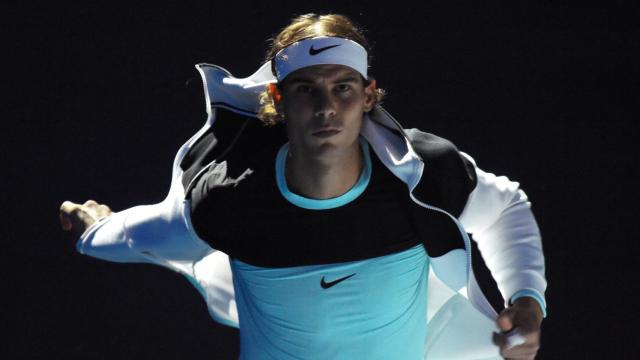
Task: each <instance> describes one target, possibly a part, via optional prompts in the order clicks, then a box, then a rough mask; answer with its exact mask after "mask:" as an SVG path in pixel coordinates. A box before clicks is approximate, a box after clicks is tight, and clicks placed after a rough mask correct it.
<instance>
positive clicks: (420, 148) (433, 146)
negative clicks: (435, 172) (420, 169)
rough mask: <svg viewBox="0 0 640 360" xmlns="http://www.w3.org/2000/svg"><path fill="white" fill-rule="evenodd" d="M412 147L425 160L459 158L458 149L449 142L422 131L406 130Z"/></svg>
mask: <svg viewBox="0 0 640 360" xmlns="http://www.w3.org/2000/svg"><path fill="white" fill-rule="evenodd" d="M404 133H405V135H406V136H407V138H408V139H409V142H410V143H411V146H412V147H413V149H414V150H415V151H416V153H417V154H418V155H419V156H420V157H421V158H422V159H423V160H437V159H443V158H447V157H451V156H454V157H457V156H458V148H457V147H456V146H455V145H454V144H453V143H452V142H451V141H449V140H447V139H445V138H443V137H441V136H438V135H435V134H432V133H428V132H425V131H422V130H420V129H416V128H412V129H404Z"/></svg>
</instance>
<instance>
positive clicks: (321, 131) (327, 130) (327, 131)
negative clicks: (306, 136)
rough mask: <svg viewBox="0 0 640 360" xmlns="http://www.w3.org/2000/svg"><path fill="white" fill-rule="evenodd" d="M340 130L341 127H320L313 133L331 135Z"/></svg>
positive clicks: (321, 135)
mask: <svg viewBox="0 0 640 360" xmlns="http://www.w3.org/2000/svg"><path fill="white" fill-rule="evenodd" d="M339 132H340V129H338V128H334V127H326V128H321V129H318V130H316V131H314V132H313V133H312V134H313V136H317V137H329V136H333V135H336V134H337V133H339Z"/></svg>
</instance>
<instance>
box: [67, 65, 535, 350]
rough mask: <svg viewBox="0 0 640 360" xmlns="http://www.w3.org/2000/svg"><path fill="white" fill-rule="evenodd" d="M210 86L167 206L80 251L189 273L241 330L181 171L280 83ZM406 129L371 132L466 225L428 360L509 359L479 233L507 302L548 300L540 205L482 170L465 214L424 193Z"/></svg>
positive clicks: (444, 268) (388, 126) (124, 214)
mask: <svg viewBox="0 0 640 360" xmlns="http://www.w3.org/2000/svg"><path fill="white" fill-rule="evenodd" d="M196 68H197V69H198V70H199V71H200V73H201V75H202V78H203V82H204V84H205V97H206V100H207V113H208V115H209V116H208V119H207V122H206V123H205V125H204V126H203V127H202V128H201V129H200V130H199V131H198V132H197V133H196V134H195V135H193V136H192V137H191V139H189V140H188V141H187V142H186V143H185V144H184V145H182V147H181V148H180V149H179V150H178V153H177V154H176V157H175V159H174V162H173V174H172V182H171V188H170V189H169V193H168V195H167V197H166V198H165V199H164V200H163V201H162V202H160V203H158V204H153V205H141V206H135V207H132V208H129V209H126V210H122V211H119V212H114V213H112V215H110V216H108V217H106V218H103V219H101V220H100V221H98V222H96V223H95V224H93V225H92V226H91V227H90V228H88V229H87V231H85V233H84V234H83V235H82V236H81V238H80V239H79V241H78V243H77V249H78V251H79V252H80V253H82V254H86V255H90V256H93V257H97V258H100V259H104V260H109V261H115V262H145V263H151V264H157V265H162V266H164V267H167V268H169V269H171V270H174V271H177V272H179V273H181V274H183V275H185V276H186V277H187V278H188V279H189V280H190V281H191V282H192V283H193V284H194V286H196V288H197V289H198V290H199V291H200V293H201V294H202V296H203V297H204V299H205V301H206V302H207V306H208V309H209V313H210V315H211V316H212V317H213V319H214V320H216V321H218V322H220V323H222V324H225V325H229V326H235V327H237V326H238V313H237V309H236V305H235V300H234V288H233V283H232V273H231V269H230V266H229V259H228V256H227V255H226V254H225V253H223V252H221V251H217V250H215V249H213V248H211V247H210V246H209V245H208V244H207V243H206V242H205V241H203V240H202V239H200V238H199V237H198V235H197V234H196V233H195V232H194V230H193V227H192V224H191V219H190V211H189V210H190V199H186V198H185V188H184V186H183V184H182V181H181V178H182V175H183V171H182V169H181V168H180V166H179V164H180V163H181V160H182V159H183V157H184V156H185V154H187V152H188V151H189V149H190V148H191V146H192V145H193V144H194V143H195V142H196V140H198V139H199V138H200V136H201V135H202V134H203V133H204V132H206V131H207V130H208V129H209V128H210V127H211V126H212V125H213V124H214V122H215V121H216V112H217V109H218V108H226V109H228V110H231V111H233V112H236V113H239V114H243V115H249V116H255V113H256V112H257V109H258V106H259V104H258V100H257V94H258V93H259V92H261V91H262V90H263V89H264V87H265V85H266V84H267V83H269V82H273V81H275V79H274V77H273V75H272V74H271V70H270V67H269V64H268V63H267V64H265V65H263V66H262V67H261V68H260V69H258V71H256V72H255V73H254V74H253V75H251V76H249V77H247V78H243V79H238V78H235V77H233V76H232V75H231V74H230V73H229V72H228V71H227V70H225V69H223V68H220V67H218V66H215V65H208V64H199V65H197V66H196ZM403 134H405V132H404V130H403V129H402V127H401V126H400V125H399V124H398V122H397V121H396V120H395V119H393V117H391V116H390V115H389V114H388V113H387V112H386V111H385V110H384V109H383V108H382V107H380V106H376V108H375V109H374V110H373V111H372V112H371V113H370V114H368V115H367V116H366V118H365V121H364V123H363V129H362V131H361V135H363V136H364V137H365V138H366V139H367V141H368V142H369V144H370V145H371V148H372V149H373V150H374V152H375V153H376V154H377V156H378V157H379V158H380V159H381V161H382V162H383V163H384V164H385V165H386V166H387V167H388V168H389V169H390V170H391V172H393V173H394V174H395V175H396V176H397V177H398V178H400V179H401V180H402V181H404V182H405V183H406V184H407V187H408V194H409V196H411V198H412V199H413V200H414V201H415V202H416V203H418V204H420V205H421V206H424V207H426V208H430V209H432V210H435V211H440V212H443V213H445V214H447V215H448V216H449V217H450V218H451V219H452V221H454V222H455V224H456V225H457V226H458V229H459V231H460V234H461V239H463V240H464V246H463V247H461V248H460V249H456V250H452V251H449V252H448V253H447V254H445V255H442V256H439V257H432V258H430V264H431V269H430V270H431V271H430V274H429V285H428V288H429V291H428V299H427V304H428V310H427V314H428V318H427V319H425V321H427V322H428V331H427V334H428V335H427V338H426V339H425V358H428V359H439V358H442V359H490V358H500V357H499V354H498V348H497V347H496V346H495V345H493V344H492V342H491V332H492V331H494V330H496V327H495V318H496V313H495V311H494V310H493V308H492V307H491V306H490V304H489V303H488V301H487V300H486V298H485V297H484V295H483V294H482V291H481V289H480V288H479V287H478V284H477V282H476V280H475V277H474V274H473V270H472V267H471V246H470V243H469V237H468V235H467V233H471V234H473V238H474V240H475V241H477V244H478V248H479V249H480V252H481V253H482V256H483V258H484V260H485V262H486V264H487V266H488V268H489V269H490V271H491V273H492V275H493V277H494V279H495V280H496V283H497V285H498V288H499V290H500V292H501V294H502V296H503V298H504V299H505V305H507V304H508V301H509V299H511V297H512V296H513V295H514V294H515V293H516V292H518V291H521V290H525V289H526V290H528V291H530V292H533V293H535V294H537V295H538V297H539V299H542V300H541V301H542V302H544V291H545V288H546V285H547V283H546V279H545V276H544V257H543V253H542V244H541V240H540V233H539V230H538V226H537V224H536V222H535V219H534V217H533V214H532V213H531V210H530V207H531V203H530V202H529V201H528V199H527V196H526V194H525V193H524V192H523V191H522V190H521V189H519V183H517V182H513V181H510V180H509V179H508V178H506V177H504V176H495V175H493V174H491V173H487V172H484V171H482V170H481V169H479V168H478V167H477V166H475V162H474V160H473V159H472V158H471V157H470V156H469V155H467V154H464V153H462V155H463V156H465V157H466V158H467V159H468V160H469V161H471V162H472V163H473V165H474V166H475V171H476V176H477V184H476V186H475V188H474V189H473V191H472V192H471V194H470V195H469V196H468V199H467V202H466V205H465V206H464V210H463V211H462V213H461V214H460V215H459V216H458V217H455V216H453V215H451V214H449V213H447V212H446V211H444V210H442V209H439V208H436V207H434V206H431V205H429V204H425V203H423V202H421V201H420V200H419V199H417V198H416V196H414V193H413V189H414V188H415V187H416V185H417V184H418V183H419V181H420V179H421V177H422V174H423V172H424V170H425V168H427V169H428V167H429V164H428V163H426V164H425V162H424V161H423V159H421V158H420V156H419V155H418V154H417V153H416V152H415V151H414V149H413V148H412V146H411V143H410V142H409V140H408V138H407V137H406V136H403Z"/></svg>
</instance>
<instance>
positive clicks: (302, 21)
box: [258, 13, 385, 126]
mask: <svg viewBox="0 0 640 360" xmlns="http://www.w3.org/2000/svg"><path fill="white" fill-rule="evenodd" d="M363 33H364V30H363V29H361V28H359V27H358V26H356V25H355V24H354V23H353V22H352V21H351V20H350V19H349V18H347V17H346V16H344V15H339V14H326V15H317V14H314V13H309V14H304V15H300V16H297V17H295V18H293V19H292V20H291V23H289V25H287V26H285V27H284V28H282V30H281V31H280V33H278V35H277V36H275V37H274V38H272V39H269V41H271V47H270V48H269V50H267V54H266V58H265V61H267V62H271V72H272V73H273V74H274V75H276V70H275V63H274V62H273V61H272V60H273V58H274V57H275V55H276V54H277V53H278V52H279V51H280V50H282V49H284V48H286V47H287V46H289V45H291V44H293V43H296V42H298V41H300V40H304V39H308V38H313V37H317V36H335V37H341V38H345V39H349V40H352V41H355V42H357V43H358V44H360V45H362V47H364V48H365V49H366V50H367V56H368V59H367V61H368V64H369V66H370V64H371V62H372V60H373V55H372V52H371V46H369V42H368V41H367V39H366V38H365V37H364V35H363ZM372 80H373V77H371V76H369V78H368V79H364V86H368V85H369V83H370V82H371V81H372ZM277 86H278V88H279V89H280V90H282V84H278V85H277ZM375 92H376V94H375V96H376V100H375V104H378V103H380V102H381V101H382V98H383V96H384V94H385V91H384V90H383V89H376V90H375ZM258 118H259V119H260V120H262V122H263V123H265V125H268V126H272V125H275V124H277V123H278V118H279V114H278V112H277V110H276V107H275V103H274V100H273V96H272V94H271V93H270V92H268V91H267V90H266V89H265V91H263V92H262V93H260V110H259V111H258Z"/></svg>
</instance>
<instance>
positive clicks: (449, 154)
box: [405, 129, 478, 218]
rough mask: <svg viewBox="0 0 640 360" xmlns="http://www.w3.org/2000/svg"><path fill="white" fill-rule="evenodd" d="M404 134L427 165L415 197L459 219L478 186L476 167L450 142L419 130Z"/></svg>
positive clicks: (411, 130)
mask: <svg viewBox="0 0 640 360" xmlns="http://www.w3.org/2000/svg"><path fill="white" fill-rule="evenodd" d="M405 134H406V135H407V137H408V138H409V141H410V142H411V145H412V147H413V149H414V150H415V151H416V153H417V154H418V155H419V156H420V157H421V158H422V160H423V162H424V164H425V166H424V173H423V174H422V178H421V179H420V182H419V183H418V185H417V186H416V188H415V189H414V190H413V194H414V195H415V196H416V197H417V198H418V199H419V200H420V201H422V202H424V203H427V204H430V205H433V206H436V207H438V208H440V209H443V210H445V211H447V212H448V213H450V214H451V215H453V216H455V217H456V218H457V217H459V216H460V214H461V213H462V210H463V209H464V207H465V205H466V203H467V199H468V198H469V194H471V192H472V191H473V189H475V187H476V185H477V183H478V178H477V176H476V171H475V166H474V165H473V164H472V163H471V162H470V161H469V160H468V159H467V158H466V157H464V156H463V155H461V154H460V152H459V151H458V149H457V148H456V146H455V145H454V144H453V143H451V142H450V141H449V140H447V139H444V138H441V137H439V136H436V135H434V134H430V133H427V132H423V131H420V130H418V129H406V130H405Z"/></svg>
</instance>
